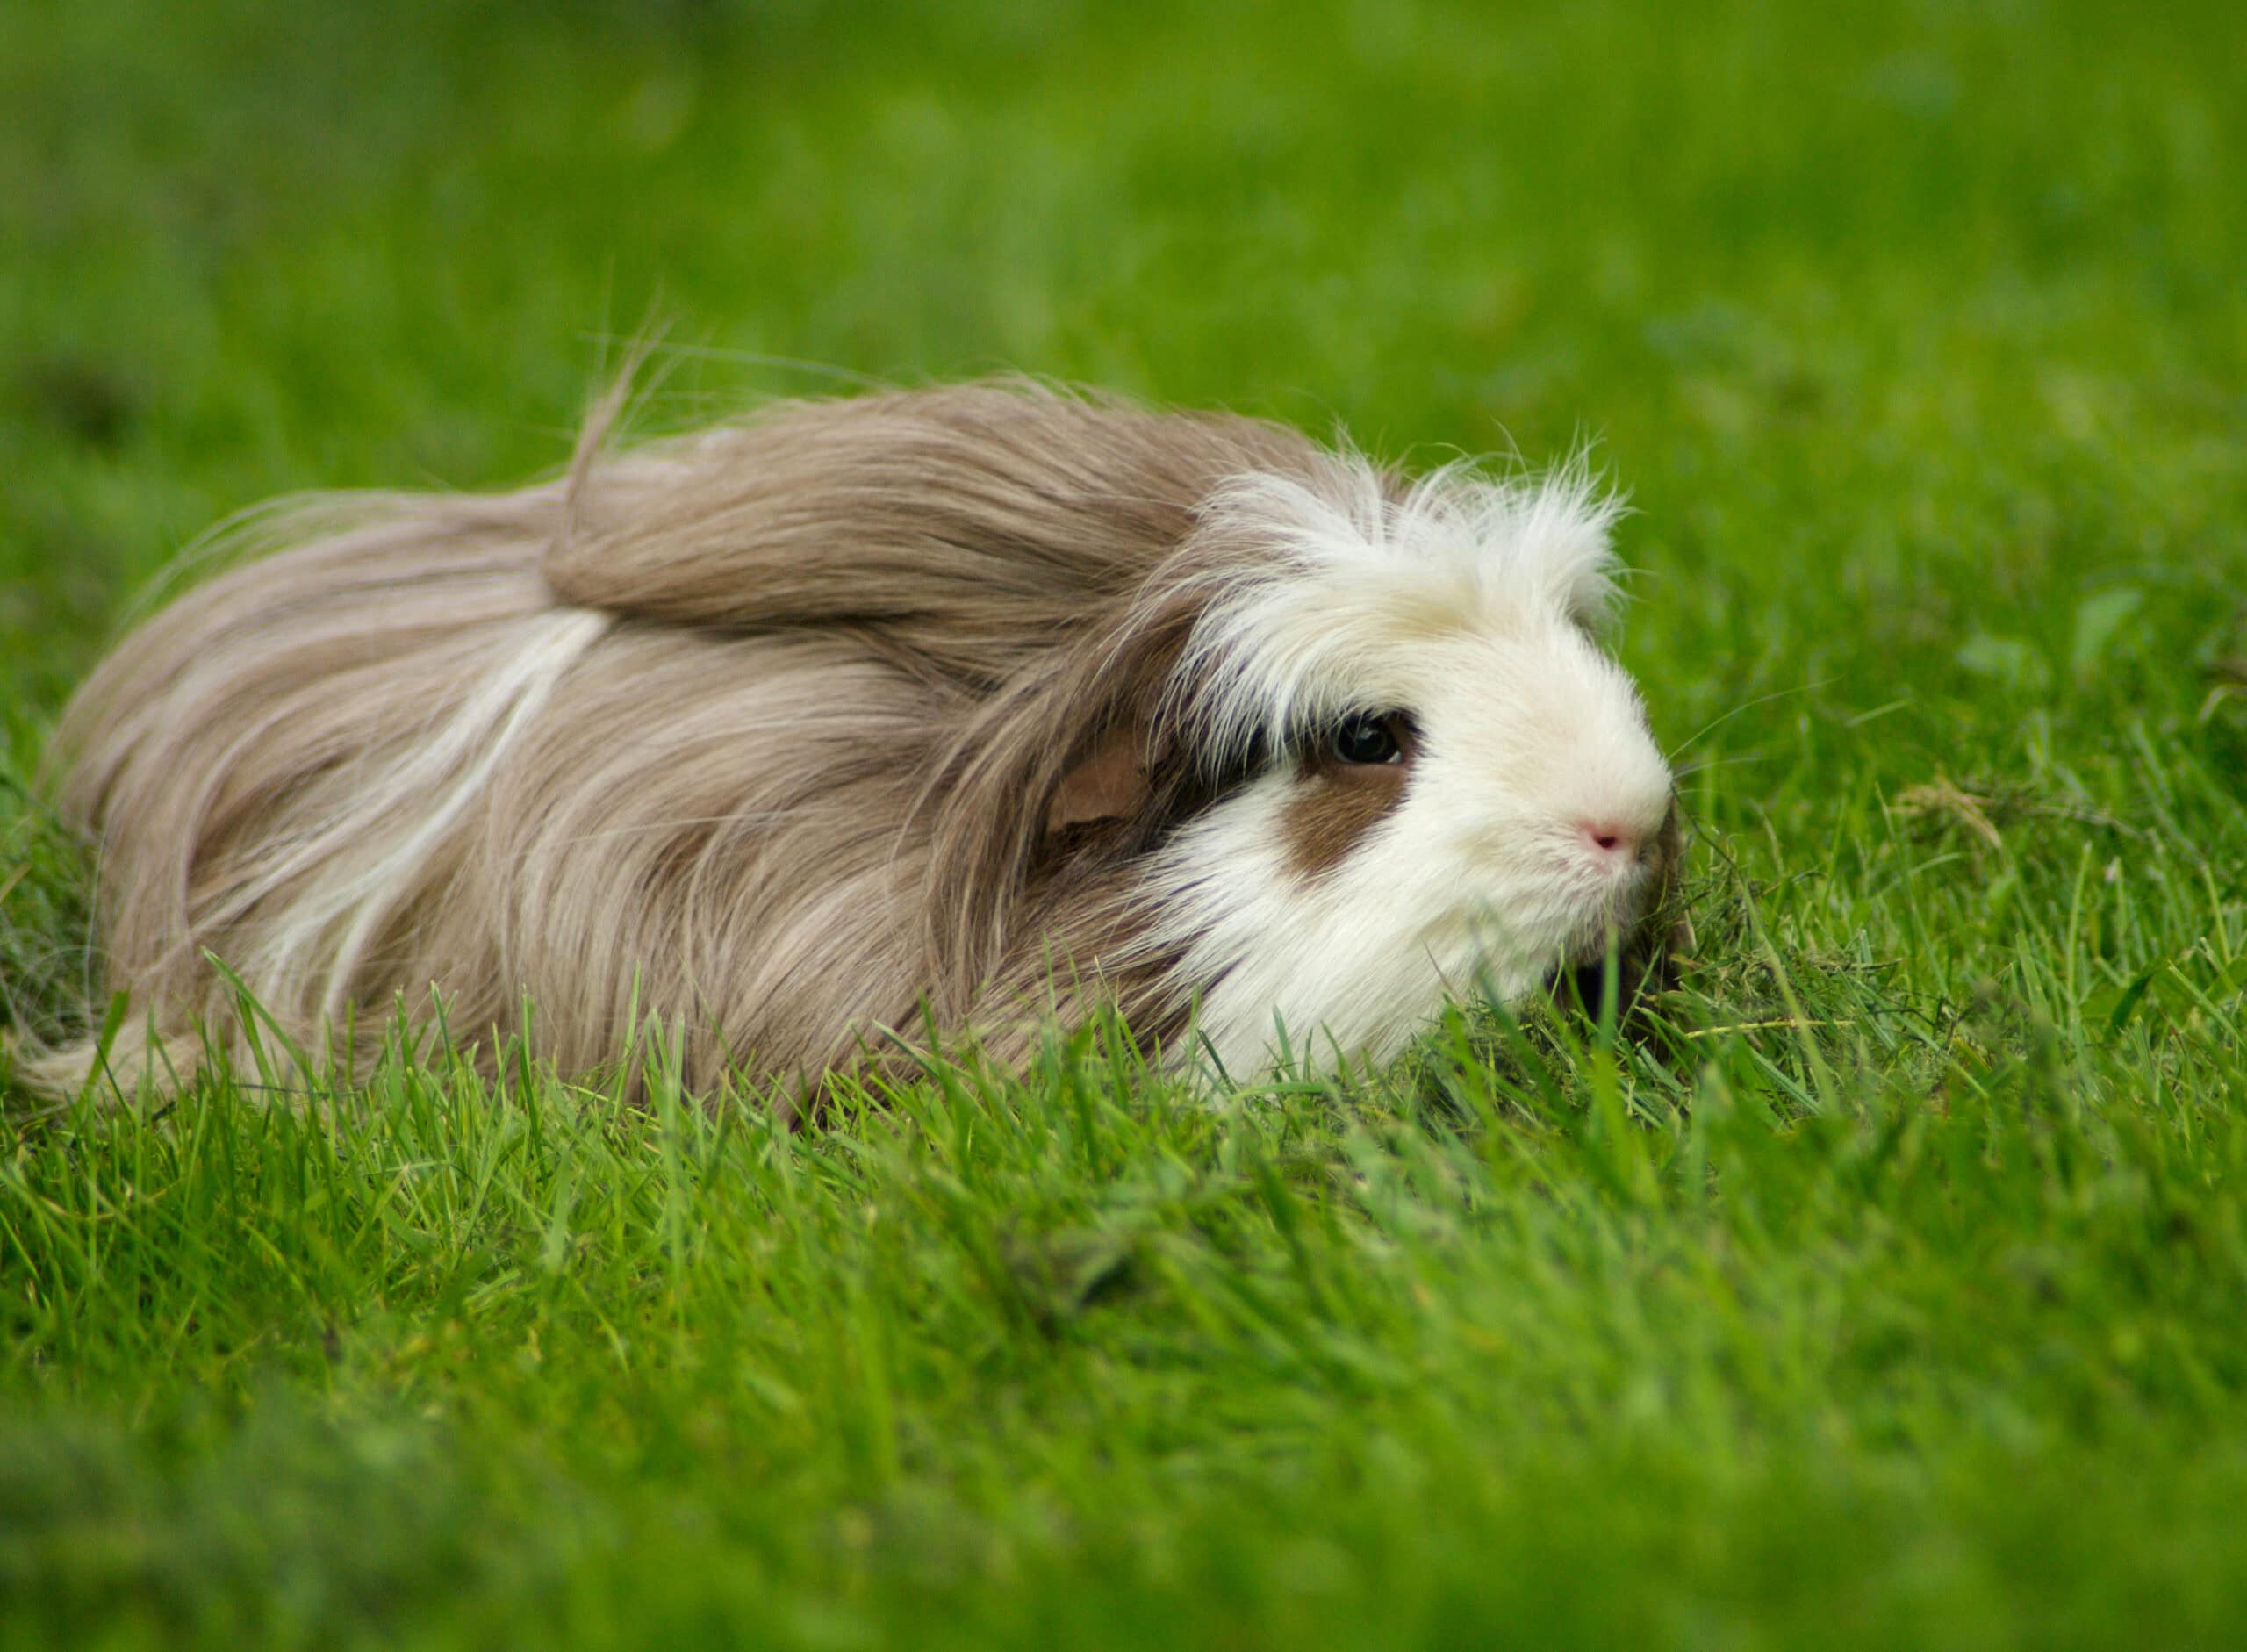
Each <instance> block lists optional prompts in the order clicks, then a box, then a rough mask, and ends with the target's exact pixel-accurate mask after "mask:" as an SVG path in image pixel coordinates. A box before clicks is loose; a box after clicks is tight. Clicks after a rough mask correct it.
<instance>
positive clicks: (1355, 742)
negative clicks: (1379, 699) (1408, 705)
mask: <svg viewBox="0 0 2247 1652" xmlns="http://www.w3.org/2000/svg"><path fill="white" fill-rule="evenodd" d="M1404 740H1405V719H1404V715H1403V713H1402V712H1394V711H1392V712H1388V713H1385V714H1383V715H1379V716H1372V715H1365V714H1362V713H1361V714H1360V715H1357V716H1354V717H1350V718H1347V719H1346V720H1345V721H1344V722H1342V724H1341V726H1340V727H1339V728H1337V729H1335V730H1334V733H1333V736H1332V741H1331V743H1330V744H1329V746H1328V748H1327V749H1328V750H1329V751H1332V753H1333V754H1334V756H1335V758H1336V759H1337V760H1338V761H1340V762H1343V763H1353V764H1378V763H1402V762H1403V760H1404Z"/></svg>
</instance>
